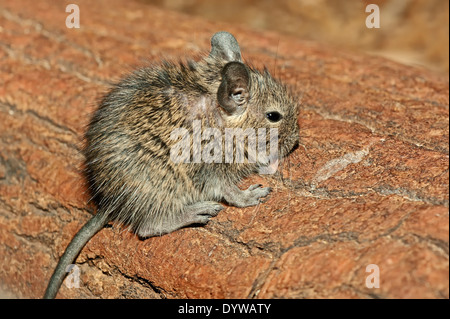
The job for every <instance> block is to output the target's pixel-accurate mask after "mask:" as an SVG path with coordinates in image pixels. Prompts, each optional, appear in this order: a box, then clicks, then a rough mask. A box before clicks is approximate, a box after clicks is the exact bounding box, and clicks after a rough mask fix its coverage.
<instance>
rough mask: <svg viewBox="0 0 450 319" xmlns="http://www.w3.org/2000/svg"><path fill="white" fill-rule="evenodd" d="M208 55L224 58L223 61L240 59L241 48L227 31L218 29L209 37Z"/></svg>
mask: <svg viewBox="0 0 450 319" xmlns="http://www.w3.org/2000/svg"><path fill="white" fill-rule="evenodd" d="M209 56H210V57H216V58H221V59H224V60H225V61H228V62H231V61H241V49H240V48H239V44H238V42H237V41H236V38H235V37H234V36H233V35H232V34H231V33H229V32H226V31H220V32H217V33H215V34H214V35H213V36H212V38H211V52H210V53H209Z"/></svg>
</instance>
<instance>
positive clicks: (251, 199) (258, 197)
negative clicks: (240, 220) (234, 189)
mask: <svg viewBox="0 0 450 319" xmlns="http://www.w3.org/2000/svg"><path fill="white" fill-rule="evenodd" d="M261 186H262V185H261V184H254V185H251V186H250V187H249V188H247V189H246V190H245V191H243V194H244V200H243V202H244V203H245V204H244V205H243V206H241V207H247V206H255V205H258V204H259V203H262V202H263V200H262V198H263V197H266V196H267V195H269V193H270V192H271V191H272V188H271V187H261Z"/></svg>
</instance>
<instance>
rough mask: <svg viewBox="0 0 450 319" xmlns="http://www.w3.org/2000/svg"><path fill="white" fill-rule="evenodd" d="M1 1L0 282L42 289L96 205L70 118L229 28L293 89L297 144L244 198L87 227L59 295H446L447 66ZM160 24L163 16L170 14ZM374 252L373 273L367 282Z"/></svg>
mask: <svg viewBox="0 0 450 319" xmlns="http://www.w3.org/2000/svg"><path fill="white" fill-rule="evenodd" d="M77 4H78V5H79V7H80V11H81V28H80V29H67V28H66V27H65V19H66V16H67V13H66V12H65V6H64V5H63V4H60V3H58V2H53V1H37V2H36V1H10V2H6V3H5V2H1V3H0V26H1V32H0V125H1V128H2V129H1V131H0V149H1V151H0V284H1V287H2V289H3V290H6V291H8V292H11V293H12V294H14V295H16V296H18V297H27V298H38V297H41V296H42V295H43V292H44V290H45V287H46V284H47V281H48V279H49V278H50V276H51V273H52V271H53V269H54V267H55V266H56V263H57V261H58V258H59V256H60V255H61V254H62V253H63V251H64V249H65V247H66V245H67V244H68V243H69V241H70V240H71V238H72V237H73V235H74V234H75V233H76V231H77V230H78V229H79V228H80V227H81V226H82V224H84V223H85V222H86V220H87V219H88V218H89V216H90V213H92V212H93V211H94V207H93V206H92V205H88V204H87V202H88V199H89V194H87V191H86V188H85V184H84V179H83V176H82V174H81V163H82V156H81V154H80V149H81V147H82V143H83V141H82V135H83V132H84V129H85V126H86V124H87V123H88V120H89V117H90V113H91V112H92V111H93V110H94V108H95V106H96V103H97V101H98V99H99V98H100V97H101V95H102V94H103V93H104V92H105V91H106V90H107V88H108V83H109V82H110V81H114V80H117V79H118V78H119V77H120V76H121V75H123V74H124V73H126V72H128V71H129V70H131V69H133V68H134V67H136V66H139V65H142V64H144V63H146V61H158V60H160V59H161V57H166V58H171V59H183V58H185V57H186V56H187V55H193V56H200V55H202V54H205V53H206V52H207V51H208V49H209V38H210V36H211V35H212V34H213V33H214V32H215V31H218V30H222V29H227V30H229V31H230V32H232V33H233V34H235V35H236V37H237V38H238V40H239V42H240V43H241V45H242V52H243V56H244V58H245V59H247V60H250V61H252V62H253V64H255V65H256V66H262V65H263V64H266V65H267V66H268V67H269V68H271V70H272V72H273V73H275V74H276V75H278V76H279V77H281V78H282V79H284V80H285V81H286V82H287V83H288V84H290V85H291V86H292V87H294V88H295V89H296V90H297V91H298V92H299V94H301V95H302V108H301V110H302V111H301V114H300V117H299V122H300V124H301V143H302V147H300V148H299V149H298V150H297V151H296V152H295V153H294V154H292V156H291V157H290V158H289V159H287V160H286V161H285V162H284V163H283V165H282V167H281V169H280V172H279V173H278V174H276V175H275V176H266V177H257V176H255V177H252V178H251V180H247V181H245V185H248V184H250V183H251V182H255V181H258V182H262V183H264V184H266V185H270V186H272V187H273V189H274V191H273V193H272V195H271V196H270V198H269V199H268V201H267V202H266V203H265V204H262V205H260V206H258V207H250V208H246V209H237V208H232V207H228V208H227V209H226V210H224V211H222V212H221V213H220V214H219V216H217V217H216V218H214V219H213V220H212V221H211V222H210V223H209V224H208V225H207V226H206V227H202V228H186V229H182V230H180V231H177V232H175V233H172V234H169V235H166V236H163V237H156V238H150V239H147V240H145V241H142V240H139V239H138V238H136V237H135V236H134V235H132V234H129V233H126V232H124V231H123V230H122V229H121V228H120V227H117V226H116V227H113V228H107V229H104V230H102V231H101V232H100V233H99V234H98V235H97V236H96V237H95V238H94V239H93V240H92V241H91V242H90V243H88V245H87V246H86V247H85V249H84V250H83V251H82V253H81V254H80V256H79V257H78V259H77V263H78V265H79V267H80V274H81V282H82V284H81V287H80V288H79V289H75V288H72V289H69V288H67V287H65V286H63V287H62V288H61V290H60V293H59V294H58V297H60V298H72V297H83V298H84V297H86V298H92V297H98V298H161V297H168V298H177V297H181V298H246V297H250V298H253V297H258V298H274V297H277V298H347V297H348V298H372V297H381V298H442V297H444V298H448V296H449V288H448V282H449V277H448V238H449V237H448V236H449V232H448V225H449V221H448V191H449V184H448V181H449V175H448V174H449V173H448V172H449V171H448V165H449V158H448V137H449V136H448V131H449V130H448V128H449V122H448V115H449V108H448V104H449V101H448V100H449V86H448V79H446V78H443V77H440V76H438V75H434V74H432V73H430V72H428V71H426V70H424V69H419V68H412V67H406V66H402V65H399V64H396V63H394V62H391V61H388V60H384V59H381V58H377V57H372V56H366V55H361V54H358V53H352V52H342V51H336V50H335V49H333V48H329V47H326V46H321V45H317V44H312V43H309V42H302V41H299V40H296V39H293V38H289V37H286V36H281V35H278V34H275V33H267V34H261V33H256V32H254V31H251V30H245V29H242V28H239V27H230V26H227V25H220V24H212V23H209V22H205V21H202V20H199V19H195V18H192V17H187V16H183V15H180V14H175V13H173V12H166V11H161V10H158V9H156V8H154V7H151V6H146V5H144V4H142V3H140V2H131V1H114V2H113V3H111V1H95V2H88V1H81V0H80V1H78V2H77ZM167 26H172V27H170V28H168V27H167ZM370 264H376V265H378V267H379V269H380V288H368V287H366V278H367V276H368V275H369V273H368V272H366V267H367V266H368V265H370Z"/></svg>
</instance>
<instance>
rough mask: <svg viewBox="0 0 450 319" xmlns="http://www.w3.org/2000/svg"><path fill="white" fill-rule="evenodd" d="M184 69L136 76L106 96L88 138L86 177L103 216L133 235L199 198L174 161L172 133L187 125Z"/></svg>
mask: <svg viewBox="0 0 450 319" xmlns="http://www.w3.org/2000/svg"><path fill="white" fill-rule="evenodd" d="M185 68H186V66H183V67H182V66H181V65H180V66H178V67H177V66H176V65H174V64H170V65H169V64H165V65H162V66H158V67H147V68H143V69H140V70H138V71H136V72H134V73H133V74H132V75H130V76H129V77H127V78H125V79H124V80H122V81H121V82H120V83H119V84H117V85H116V86H115V87H114V88H113V89H112V90H111V91H110V92H109V93H108V94H107V95H106V96H105V97H104V99H103V101H102V103H101V105H100V107H99V108H98V110H97V111H96V112H95V114H94V116H93V118H92V121H91V123H90V125H89V128H88V130H87V133H86V148H85V156H86V168H87V176H88V179H89V183H90V185H91V191H92V193H93V195H94V199H95V201H96V202H97V205H98V207H99V213H101V214H106V215H109V218H111V219H113V220H118V221H119V222H123V223H125V224H130V225H131V226H132V228H133V230H134V231H138V229H139V225H140V223H141V221H144V220H151V219H153V220H155V222H156V223H157V222H158V216H159V215H160V214H167V215H169V216H170V214H171V212H176V211H179V210H181V209H182V207H183V206H184V205H185V204H186V202H188V201H195V199H196V198H195V197H197V196H199V194H198V193H199V192H197V191H196V188H195V187H194V185H193V184H192V179H191V178H189V177H188V176H187V175H186V172H185V171H184V170H183V169H182V167H180V165H176V164H175V163H172V162H171V161H169V156H170V148H171V147H172V145H173V143H174V141H172V140H171V139H170V132H171V130H172V129H173V128H175V127H183V126H185V125H186V123H185V117H184V116H183V114H184V113H186V111H185V110H183V109H182V108H183V107H184V106H183V105H184V104H185V103H188V101H184V99H186V96H187V94H188V92H186V89H187V88H186V86H184V87H182V86H181V85H182V78H183V76H185V75H186V71H188V70H186V69H185ZM183 73H184V74H183ZM190 77H195V72H191V74H190ZM193 80H194V79H193ZM188 89H189V88H188ZM186 188H189V189H190V191H189V192H186ZM182 194H184V195H182ZM180 195H182V196H180Z"/></svg>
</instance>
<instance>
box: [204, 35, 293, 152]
mask: <svg viewBox="0 0 450 319" xmlns="http://www.w3.org/2000/svg"><path fill="white" fill-rule="evenodd" d="M206 61H207V63H208V64H209V67H211V66H213V68H212V69H216V71H215V74H216V77H217V72H220V77H221V79H220V83H217V80H216V83H217V84H218V88H217V102H218V104H219V105H220V107H221V112H220V113H221V118H222V120H223V126H224V127H228V128H242V129H244V130H245V129H247V128H253V129H255V130H257V129H259V128H265V129H266V130H268V129H270V128H276V129H277V130H278V143H279V152H280V154H279V155H280V157H284V156H286V155H288V154H289V153H290V152H291V151H292V150H293V149H294V148H295V147H297V146H298V143H299V126H298V122H297V118H298V112H299V103H298V101H297V100H296V99H295V98H294V97H293V95H292V94H291V93H290V92H289V90H288V88H287V87H286V86H285V85H284V84H283V83H281V82H280V81H279V80H276V79H274V78H273V77H272V76H271V75H270V73H269V71H268V70H267V69H265V70H264V71H259V70H256V69H254V68H251V67H249V66H247V65H245V64H244V63H243V62H242V58H241V51H240V48H239V45H238V43H237V41H236V39H235V38H234V36H233V35H231V34H230V33H228V32H218V33H216V34H214V36H213V37H212V38H211V52H210V54H209V57H208V58H207V59H206ZM217 70H218V71H217ZM216 87H217V86H215V88H216ZM266 139H267V142H268V141H269V134H268V133H267V134H266ZM266 144H267V143H266Z"/></svg>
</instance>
